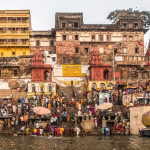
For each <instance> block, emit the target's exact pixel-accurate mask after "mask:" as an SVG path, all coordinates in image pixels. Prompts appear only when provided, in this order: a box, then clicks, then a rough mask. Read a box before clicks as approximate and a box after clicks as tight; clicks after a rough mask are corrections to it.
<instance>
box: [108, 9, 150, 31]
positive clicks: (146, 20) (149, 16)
mask: <svg viewBox="0 0 150 150" xmlns="http://www.w3.org/2000/svg"><path fill="white" fill-rule="evenodd" d="M122 12H128V13H137V16H141V15H142V17H143V26H144V27H145V28H148V27H150V11H141V12H140V11H139V10H133V9H132V8H129V9H127V10H125V9H123V10H118V9H117V10H115V11H112V12H110V13H109V15H108V17H107V19H108V20H110V21H112V23H115V21H116V19H117V16H118V15H119V14H120V13H122Z"/></svg>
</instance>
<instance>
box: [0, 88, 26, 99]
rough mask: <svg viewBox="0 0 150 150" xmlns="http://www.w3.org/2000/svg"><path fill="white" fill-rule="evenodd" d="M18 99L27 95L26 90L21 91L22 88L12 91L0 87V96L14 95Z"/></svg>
mask: <svg viewBox="0 0 150 150" xmlns="http://www.w3.org/2000/svg"><path fill="white" fill-rule="evenodd" d="M12 96H13V98H16V99H18V98H19V97H26V96H27V93H26V92H20V90H15V89H13V90H12V91H11V90H10V89H9V90H8V89H5V90H2V89H0V97H1V98H6V97H12Z"/></svg>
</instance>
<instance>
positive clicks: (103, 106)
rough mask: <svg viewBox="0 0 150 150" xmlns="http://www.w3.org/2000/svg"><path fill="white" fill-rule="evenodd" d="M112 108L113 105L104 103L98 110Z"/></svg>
mask: <svg viewBox="0 0 150 150" xmlns="http://www.w3.org/2000/svg"><path fill="white" fill-rule="evenodd" d="M111 107H113V104H112V103H106V102H104V103H102V104H100V105H98V106H97V109H109V108H111Z"/></svg>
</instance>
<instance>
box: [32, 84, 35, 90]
mask: <svg viewBox="0 0 150 150" xmlns="http://www.w3.org/2000/svg"><path fill="white" fill-rule="evenodd" d="M32 92H35V85H34V84H32Z"/></svg>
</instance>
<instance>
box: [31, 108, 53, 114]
mask: <svg viewBox="0 0 150 150" xmlns="http://www.w3.org/2000/svg"><path fill="white" fill-rule="evenodd" d="M33 111H34V112H35V113H37V114H38V115H47V114H50V113H51V111H50V110H49V109H47V108H45V107H34V108H33Z"/></svg>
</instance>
